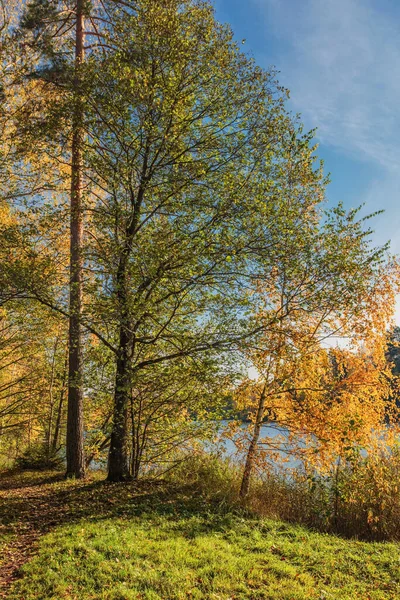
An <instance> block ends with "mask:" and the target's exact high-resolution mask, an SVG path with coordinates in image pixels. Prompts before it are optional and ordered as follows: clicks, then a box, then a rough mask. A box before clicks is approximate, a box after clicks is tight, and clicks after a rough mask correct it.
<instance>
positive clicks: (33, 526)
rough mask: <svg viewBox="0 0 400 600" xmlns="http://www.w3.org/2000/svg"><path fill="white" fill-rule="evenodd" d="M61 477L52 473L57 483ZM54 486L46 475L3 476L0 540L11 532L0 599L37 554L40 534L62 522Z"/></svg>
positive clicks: (0, 561) (1, 567)
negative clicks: (22, 567)
mask: <svg viewBox="0 0 400 600" xmlns="http://www.w3.org/2000/svg"><path fill="white" fill-rule="evenodd" d="M59 479H60V476H55V477H54V476H53V478H52V482H56V481H58V480H59ZM52 488H53V486H52V485H51V484H50V482H49V480H48V479H47V480H46V479H44V478H43V475H41V476H40V475H39V476H38V475H33V474H15V473H13V474H8V475H3V476H2V477H0V539H1V535H2V534H5V535H9V534H11V535H12V538H11V540H10V541H9V542H8V543H6V544H5V546H3V547H2V548H1V554H0V598H6V597H7V590H8V589H9V587H10V585H11V583H12V582H13V581H14V579H15V578H16V577H18V572H19V569H20V567H21V566H22V565H23V564H24V563H25V562H26V561H27V560H28V559H29V558H30V557H31V556H32V555H33V554H34V552H35V550H36V542H37V540H38V538H39V536H40V535H42V534H44V533H46V532H47V531H49V530H50V529H51V528H52V527H53V526H54V525H55V524H57V522H59V520H60V519H59V513H60V510H62V508H65V506H64V507H63V503H60V501H59V499H58V498H57V496H54V494H53V493H52V491H53V489H52Z"/></svg>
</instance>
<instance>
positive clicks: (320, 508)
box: [168, 450, 400, 540]
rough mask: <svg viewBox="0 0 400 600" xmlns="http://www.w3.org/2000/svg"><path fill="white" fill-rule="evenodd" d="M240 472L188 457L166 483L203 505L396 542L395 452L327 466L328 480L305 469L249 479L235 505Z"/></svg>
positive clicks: (399, 464)
mask: <svg viewBox="0 0 400 600" xmlns="http://www.w3.org/2000/svg"><path fill="white" fill-rule="evenodd" d="M241 475H242V467H241V466H240V465H237V464H235V463H232V462H231V461H229V460H227V459H223V458H221V457H219V456H218V455H212V454H208V453H199V454H196V455H189V456H187V457H186V458H185V459H184V460H183V461H182V462H181V463H180V466H179V467H178V468H177V469H175V470H174V471H172V472H171V473H170V474H169V476H168V478H169V479H170V480H172V481H174V482H175V483H177V484H180V485H189V486H190V487H191V491H192V493H198V494H200V495H201V496H202V497H203V498H204V499H205V500H207V501H210V502H213V503H217V504H219V505H227V506H229V507H230V508H232V507H239V506H242V507H243V508H246V509H247V510H250V511H251V512H253V513H254V514H257V515H259V516H262V517H266V518H272V519H279V520H284V521H289V522H291V523H299V524H302V525H306V526H308V527H310V528H312V529H315V530H319V531H323V532H329V533H338V534H340V535H343V536H346V537H356V538H361V539H366V540H400V451H399V450H392V451H388V450H382V451H377V452H374V453H372V452H371V454H370V455H369V456H368V457H359V459H358V460H357V461H355V462H353V463H351V464H350V463H347V464H346V465H342V466H341V467H339V468H338V466H337V465H334V466H333V467H332V472H331V474H330V475H324V476H322V475H318V474H317V473H316V472H307V471H306V470H304V469H298V470H297V471H294V472H293V473H292V474H291V475H290V476H288V474H287V473H286V474H285V473H284V472H279V471H270V472H267V473H266V472H264V473H263V474H262V476H261V475H258V476H254V477H253V479H252V482H251V487H250V490H249V494H248V496H247V497H246V500H245V501H244V502H242V503H241V502H240V500H239V489H240V482H241Z"/></svg>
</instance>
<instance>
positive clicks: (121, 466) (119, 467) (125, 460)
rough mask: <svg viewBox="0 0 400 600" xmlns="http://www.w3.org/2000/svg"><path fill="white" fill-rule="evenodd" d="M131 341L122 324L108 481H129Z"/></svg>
mask: <svg viewBox="0 0 400 600" xmlns="http://www.w3.org/2000/svg"><path fill="white" fill-rule="evenodd" d="M130 346H131V339H130V335H129V332H128V331H127V328H126V326H125V325H124V324H122V325H121V328H120V343H119V356H118V360H117V372H116V378H115V394H114V416H113V428H112V432H111V441H110V452H109V455H108V477H107V479H108V481H126V480H127V479H130V474H129V457H128V407H129V400H130V395H131V392H130V389H131V381H130V373H131V364H130V363H131V359H130V353H131V349H130Z"/></svg>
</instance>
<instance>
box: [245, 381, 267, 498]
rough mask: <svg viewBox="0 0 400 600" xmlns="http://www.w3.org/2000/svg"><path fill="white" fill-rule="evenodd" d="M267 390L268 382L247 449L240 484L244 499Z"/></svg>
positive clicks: (248, 485)
mask: <svg viewBox="0 0 400 600" xmlns="http://www.w3.org/2000/svg"><path fill="white" fill-rule="evenodd" d="M266 391H267V383H265V384H264V387H263V389H262V392H261V395H260V398H259V400H258V407H257V415H256V420H255V423H254V429H253V435H252V437H251V442H250V446H249V449H248V451H247V456H246V463H245V466H244V471H243V477H242V484H241V486H240V493H239V495H240V498H242V499H243V498H245V497H246V496H247V494H248V493H249V487H250V478H251V473H252V471H253V466H254V457H255V454H256V450H257V444H258V440H259V438H260V431H261V426H262V423H263V418H264V410H265V397H266Z"/></svg>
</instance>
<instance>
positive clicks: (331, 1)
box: [254, 0, 400, 172]
mask: <svg viewBox="0 0 400 600" xmlns="http://www.w3.org/2000/svg"><path fill="white" fill-rule="evenodd" d="M254 1H255V2H256V3H257V4H258V6H259V7H260V9H261V10H262V12H263V13H264V14H265V17H266V27H267V28H268V30H269V31H272V32H273V33H274V35H275V36H276V37H277V38H278V39H279V40H280V42H281V44H280V46H281V48H282V47H284V48H285V52H283V54H280V55H279V56H277V57H275V61H276V63H277V66H278V68H279V69H280V70H281V76H280V79H281V80H282V81H283V83H284V84H286V85H287V86H288V87H289V88H290V89H291V91H292V94H291V97H292V103H293V105H294V107H295V109H296V110H299V111H300V112H301V113H302V114H303V118H304V120H305V121H306V122H307V123H309V124H310V125H311V126H317V127H318V138H319V139H320V141H321V142H322V143H324V144H327V145H330V146H333V147H336V148H338V149H340V150H341V151H342V152H345V153H348V154H349V155H352V156H357V158H362V159H364V160H368V161H371V162H373V163H375V164H379V165H381V166H384V167H385V168H386V169H388V170H390V171H392V172H394V171H395V170H397V169H398V168H399V166H400V118H399V113H400V108H399V104H400V44H399V38H400V22H399V20H398V19H395V18H393V16H392V15H391V14H390V13H389V12H385V11H383V10H382V9H379V3H378V0H254Z"/></svg>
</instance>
